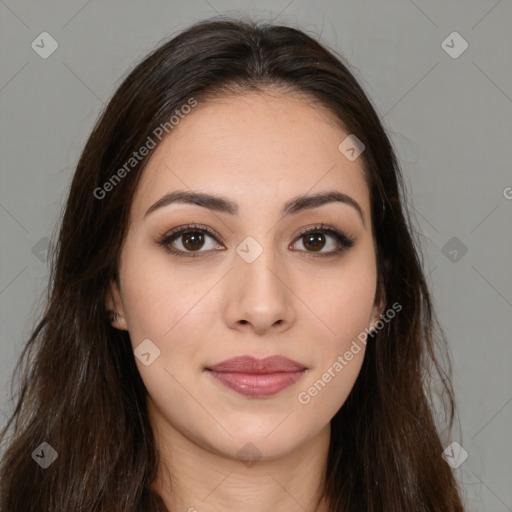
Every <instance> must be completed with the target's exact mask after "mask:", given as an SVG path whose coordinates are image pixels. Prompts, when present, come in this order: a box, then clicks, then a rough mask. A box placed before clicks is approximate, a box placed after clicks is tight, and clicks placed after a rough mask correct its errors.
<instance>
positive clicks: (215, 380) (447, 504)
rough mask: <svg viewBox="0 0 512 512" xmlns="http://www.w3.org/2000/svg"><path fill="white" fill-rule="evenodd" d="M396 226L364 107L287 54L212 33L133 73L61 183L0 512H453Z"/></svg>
mask: <svg viewBox="0 0 512 512" xmlns="http://www.w3.org/2000/svg"><path fill="white" fill-rule="evenodd" d="M404 204H405V191H404V190H403V184H402V181H401V175H400V170H399V168H398V165H397V161H396V157H395V155H394V153H393V150H392V147H391V145H390V142H389V139H388V137H387V135H386V133H385V131H384V129H383V127H382V124H381V122H380V120H379V118H378V116H377V114H376V112H375V110H374V109H373V107H372V105H371V103H370V102H369V100H368V99H367V97H366V96H365V94H364V92H363V90H362V88H361V87H360V86H359V84H358V83H357V81H356V80H355V78H354V77H353V75H352V74H351V73H350V71H349V70H348V68H347V66H346V65H345V64H344V63H343V62H342V59H340V58H339V57H336V56H335V55H334V54H333V53H332V52H330V51H329V50H327V49H326V48H325V47H324V46H322V45H321V44H320V43H318V42H316V41H315V40H314V39H312V38H311V37H309V36H308V35H306V34H305V33H303V32H301V31H299V30H296V29H293V28H289V27H284V26H273V25H259V24H256V23H253V22H251V21H237V20H232V19H225V18H221V19H213V20H206V21H203V22H200V23H197V24H196V25H194V26H192V27H190V28H189V29H188V30H186V31H184V32H183V33H181V34H180V35H178V36H177V37H175V38H174V39H172V40H171V41H169V42H167V43H166V44H164V45H163V46H161V47H160V48H158V49H157V50H156V51H154V52H153V53H152V54H151V55H150V56H148V57H147V58H146V59H145V60H144V61H143V62H142V63H140V64H139V65H138V66H137V67H136V68H135V69H134V70H133V71H132V72H131V73H130V75H129V76H128V77H127V78H126V79H125V80H124V82H123V83H122V84H121V86H120V87H119V89H118V91H117V92H116V93H115V95H114V97H113V98H112V100H111V101H110V103H109V104H108V106H107V108H106V109H105V111H104V113H103V114H102V116H101V119H100V120H99V121H98V123H97V125H96V127H95V128H94V130H93V132H92V134H91V136H90V138H89V140H88V142H87V144H86V146H85V148H84V151H83V153H82V156H81V158H80V161H79V163H78V166H77V169H76V172H75V175H74V179H73V182H72V185H71V190H70V194H69V198H68V201H67V206H66V209H65V213H64V216H63V219H62V226H61V231H60V236H59V239H58V243H57V244H56V250H55V253H54V256H53V258H52V274H51V287H50V291H49V296H48V304H47V308H46V311H45V313H44V316H43V318H42V320H41V321H40V323H39V324H38V326H37V328H36V329H35V331H34V332H33V334H32V336H31V338H30V339H29V341H28V343H27V346H26V348H25V350H24V352H23V355H22V358H21V359H20V362H19V365H20V367H19V368H20V369H21V370H23V380H22V385H21V388H20V391H19V397H18V401H17V406H16V408H15V410H14V412H13V415H12V417H11V418H10V421H9V423H8V425H7V426H6V428H5V430H4V432H3V434H2V438H3V439H4V443H5V444H6V446H5V454H4V457H3V461H2V466H1V483H0V486H1V501H0V508H1V509H2V510H3V511H4V512H18V511H23V512H27V511H35V510H44V511H45V512H53V511H62V510H75V511H82V510H83V511H86V510H87V511H93V510H95V511H96V510H97V511H105V512H106V511H108V512H112V511H115V510H119V511H121V510H122V511H141V510H147V511H156V510H160V511H164V510H168V511H169V512H174V511H178V510H189V511H194V510H197V511H199V512H202V511H209V510H225V511H229V510H253V511H260V510H277V509H280V510H286V511H291V510H307V511H318V512H325V511H346V512H348V511H372V512H376V511H391V510H392V511H393V512H410V511H412V510H414V511H425V512H426V511H429V512H430V511H439V512H441V511H443V512H449V511H462V510H463V506H462V504H461V499H460V497H459V490H458V487H457V483H456V480H455V479H454V477H453V475H452V469H451V468H450V467H449V466H448V464H447V463H446V462H445V461H444V460H443V458H442V456H441V454H442V452H443V449H444V447H445V446H444V444H445V443H446V441H443V442H442V441H441V439H440V435H439V433H438V431H437V427H436V423H435V418H434V415H433V412H432V408H433V406H432V394H431V392H430V390H431V385H432V386H433V384H432V383H433V379H434V377H435V376H436V375H438V376H440V377H441V379H440V383H441V388H440V389H439V391H440V392H441V393H443V395H442V396H443V398H444V400H445V402H444V405H445V410H446V411H447V413H448V419H449V425H448V432H449V431H450V429H451V427H452V421H453V417H454V400H453V389H452V386H451V383H450V377H449V376H450V369H449V359H448V360H447V361H448V371H447V372H446V373H445V371H444V370H443V369H442V367H441V365H440V359H439V350H442V351H443V354H444V355H445V356H446V347H445V343H446V342H445V338H444V335H443V333H442V330H441V329H440V328H439V325H438V323H437V320H436V317H435V314H434V311H433V308H432V304H431V299H430V295H429V290H428V287H427V284H426V281H425V277H424V274H423V270H422V267H421V261H420V258H419V254H420V253H419V249H418V248H417V247H416V244H415V243H414V240H413V236H412V234H411V233H412V231H413V230H412V228H411V224H410V220H409V217H408V214H407V211H406V209H405V208H404ZM11 427H12V432H11V433H10V436H9V438H7V432H8V429H9V428H11ZM443 439H446V440H448V439H449V436H446V430H445V432H444V438H443ZM7 441H8V442H7Z"/></svg>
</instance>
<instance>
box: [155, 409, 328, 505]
mask: <svg viewBox="0 0 512 512" xmlns="http://www.w3.org/2000/svg"><path fill="white" fill-rule="evenodd" d="M153 412H154V411H153ZM157 414H158V413H157ZM154 419H155V418H152V420H154ZM152 425H153V431H154V434H155V438H156V443H157V447H158V450H159V453H160V463H159V469H158V474H157V478H156V479H155V481H154V482H153V483H152V488H153V489H154V490H155V491H156V492H158V494H159V495H160V496H161V498H162V500H163V502H164V504H165V505H166V507H167V509H168V510H169V512H178V511H187V512H214V511H215V512H217V511H218V510H222V511H223V512H230V511H239V510H244V511H246V512H263V511H265V512H266V511H268V510H283V511H291V510H297V511H303V512H328V510H329V509H328V503H327V500H326V499H325V498H324V497H323V496H322V495H323V486H324V483H325V469H326V465H327V454H328V449H329V440H330V426H329V425H327V427H326V428H325V429H324V430H322V431H321V432H320V433H319V434H317V435H316V436H315V437H314V438H312V439H310V440H308V441H306V442H305V443H304V444H303V445H301V446H300V447H297V448H296V449H295V450H293V451H292V452H290V453H288V454H286V455H284V456H281V457H279V458H275V459H271V460H270V459H267V460H262V459H260V460H256V459H255V460H252V461H249V460H247V461H240V460H235V459H233V458H229V457H226V456H223V455H222V454H220V453H216V452H214V451H211V450H208V449H206V448H204V447H202V446H199V445H198V444H197V443H196V442H194V441H192V440H191V439H188V438H187V437H186V436H185V435H183V434H182V433H181V432H179V431H177V430H176V429H175V428H174V427H172V426H171V425H170V424H169V423H168V422H165V423H164V422H163V421H156V422H155V421H152Z"/></svg>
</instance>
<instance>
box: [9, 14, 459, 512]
mask: <svg viewBox="0 0 512 512" xmlns="http://www.w3.org/2000/svg"><path fill="white" fill-rule="evenodd" d="M268 87H274V88H278V89H282V90H288V91H290V92H295V93H297V92H298V93H300V94H303V95H304V97H306V98H310V99H312V100H313V101H314V102H315V103H316V104H317V105H318V106H319V107H320V108H324V109H327V111H328V112H330V113H331V114H332V116H333V118H334V119H335V120H337V122H339V125H340V126H343V127H344V128H345V129H346V130H348V132H349V133H351V134H354V135H356V137H357V138H358V139H360V140H361V141H362V142H363V143H364V145H365V151H364V152H363V153H362V154H361V159H362V164H363V167H364V173H365V179H366V181H367V184H368V187H369V190H370V201H371V212H372V223H373V226H374V232H375V244H376V253H377V264H378V273H379V282H378V294H379V296H380V297H385V301H386V304H388V305H391V304H393V303H395V302H397V303H399V304H400V305H401V306H402V310H401V311H400V313H398V314H397V315H396V316H395V318H393V320H392V321H390V322H387V323H386V324H385V325H384V326H383V328H382V329H380V330H379V331H378V332H377V333H374V334H372V335H371V336H370V337H369V340H368V344H367V350H366V354H365V357H364V362H363V366H362V368H361V371H360V374H359V376H358V378H357V381H356V383H355V385H354V387H353V389H352V391H351V394H350V396H349V397H348V399H347V400H346V402H345V403H344V405H343V406H342V407H341V408H340V410H339V411H338V413H337V414H336V415H335V417H334V418H333V419H332V421H331V444H330V449H329V457H328V465H327V468H326V469H327V472H326V475H327V478H326V486H325V492H326V494H327V496H328V497H329V502H330V503H331V508H330V510H331V511H333V512H334V511H348V510H354V511H361V512H362V511H368V512H377V511H379V512H389V511H393V512H411V511H413V510H414V511H415V512H423V511H424V512H427V511H428V512H434V511H435V512H456V511H457V512H459V511H462V510H463V506H462V503H461V499H460V495H459V492H460V490H459V488H458V484H457V482H456V480H455V478H454V476H453V474H452V469H451V468H450V467H449V466H448V464H447V463H446V462H445V460H443V458H442V456H441V454H442V451H443V448H444V446H443V442H442V440H441V436H442V435H443V434H444V436H445V439H448V438H449V436H448V435H447V433H449V432H450V430H451V429H452V424H453V418H454V411H455V405H454V393H453V388H452V384H451V364H450V358H449V352H448V349H447V345H446V339H445V336H444V334H443V331H442V329H441V327H440V325H439V323H438V321H437V319H436V315H435V312H434V310H433V306H432V302H431V298H430V295H429V290H428V286H427V282H426V278H425V275H424V273H423V270H422V261H421V253H420V249H419V242H420V240H419V239H418V238H417V237H416V234H415V229H414V227H413V224H412V221H411V214H410V213H409V212H408V211H407V209H406V208H405V203H406V187H405V186H404V183H403V178H402V176H401V171H400V169H399V166H398V163H397V159H396V156H395V154H394V151H393V148H392V145H391V144H390V141H389V139H388V136H387V135H386V133H385V130H384V128H383V126H382V124H381V121H380V120H379V117H378V115H377V113H376V111H375V109H374V108H373V106H372V105H371V103H370V101H369V100H368V98H367V96H366V95H365V93H364V92H363V89H362V87H361V86H360V85H359V84H358V82H357V81H356V78H355V77H354V75H353V74H352V73H351V72H350V71H349V66H348V64H347V63H345V62H344V60H343V58H342V57H341V56H339V55H337V54H335V52H334V51H332V50H329V49H327V48H326V47H325V46H324V45H322V44H321V43H319V42H318V41H317V40H316V39H315V38H313V37H311V36H309V35H307V34H306V33H304V32H303V31H300V30H297V29H295V28H291V27H287V26H276V25H273V24H266V23H262V22H255V21H252V20H250V19H245V20H244V19H230V18H225V17H220V18H216V19H215V18H214V19H209V20H204V21H201V22H199V23H196V24H195V25H193V26H191V27H190V28H188V29H187V30H185V31H184V32H182V33H181V34H179V35H178V36H176V37H174V38H173V39H172V40H170V41H168V42H166V43H165V44H163V45H162V46H160V47H158V48H157V49H156V50H155V51H153V52H152V53H151V54H150V55H149V56H148V57H146V58H145V59H144V60H143V61H142V62H141V63H140V64H138V65H137V66H136V67H135V68H134V69H133V70H132V71H131V72H130V73H129V75H128V76H127V77H126V79H125V80H124V81H123V82H122V84H121V85H120V87H119V88H118V90H117V91H116V93H115V94H114V96H113V98H112V99H111V101H110V102H109V103H108V105H107V107H106V108H105V110H104V112H103V113H102V115H101V117H100V119H99V120H98V122H97V124H96V126H95V128H94V130H93V132H92V134H91V135H90V137H89V139H88V141H87V143H86V145H85V148H84V150H83V152H82V155H81V157H80V160H79V162H78V165H77V168H76V172H75V173H74V178H73V181H72V184H71V188H70V192H69V197H68V200H67V203H66V207H65V211H64V214H63V218H62V223H61V229H60V233H59V237H58V240H57V241H56V243H55V244H54V250H53V251H52V253H51V274H50V285H49V287H48V295H47V303H46V306H45V310H44V313H43V315H42V319H41V320H40V321H39V323H38V324H37V326H36V327H35V329H34V331H33V333H32V335H31V336H30V339H29V340H28V342H27V344H26V346H25V348H24V350H23V352H22V355H21V357H20V359H19V361H18V365H17V367H16V371H15V373H14V376H13V386H14V383H15V380H16V377H19V378H20V382H19V387H18V389H17V391H16V393H17V397H16V401H15V407H14V410H13V413H12V415H11V416H10V418H9V421H8V423H7V425H6V426H5V428H4V429H3V431H2V433H1V437H0V439H1V440H2V442H3V444H4V450H5V453H4V455H3V459H2V462H1V467H0V495H1V497H0V509H1V510H3V512H31V511H36V510H37V511H41V510H44V511H45V512H57V511H58V512H62V511H63V510H73V511H87V512H91V511H101V512H107V511H108V512H113V511H125V512H135V511H141V510H147V511H156V510H165V507H164V505H163V503H162V501H161V499H160V498H159V496H158V495H157V494H156V493H154V492H152V491H151V490H150V484H151V482H152V481H153V480H154V478H155V475H156V470H157V465H158V453H157V450H156V447H155V439H154V437H153V433H152V430H151V426H150V423H149V421H148V415H147V412H146V402H145V400H146V390H145V387H144V384H143V382H142V380H141V377H140V375H139V373H138V371H137V367H136V365H135V362H134V355H133V351H132V348H131V343H130V339H129V336H128V334H127V333H126V332H125V331H120V330H117V329H115V328H113V327H112V326H111V324H110V321H109V316H108V313H107V312H106V310H105V302H104V297H105V292H106V290H107V286H108V284H109V282H110V281H111V280H112V279H117V262H118V257H119V253H120V248H121V245H122V242H123V239H124V236H125V234H126V232H127V227H128V214H129V209H130V205H131V202H132V197H133V194H134V191H135V189H136V187H137V183H138V180H139V178H140V176H141V173H142V171H143V170H144V167H145V164H146V162H147V160H148V158H149V156H150V155H151V150H150V151H149V154H148V155H146V156H144V157H143V158H140V160H138V161H137V162H133V161H131V160H130V159H131V158H132V157H133V153H134V152H137V151H138V149H139V148H141V147H142V146H144V145H148V140H149V139H148V138H151V140H152V141H154V143H155V144H157V143H158V142H159V140H160V139H159V137H157V136H156V135H157V134H160V132H161V131H162V128H161V127H162V126H163V127H165V132H166V133H167V132H169V133H170V130H171V129H172V126H171V123H169V119H170V118H171V117H172V116H173V115H178V114H177V112H178V113H179V112H180V109H181V108H182V106H183V105H186V104H190V100H191V98H193V99H194V100H195V101H197V102H202V101H207V100H208V98H209V97H212V96H213V95H219V94H233V93H236V92H244V91H245V92H247V91H250V90H254V91H258V90H263V89H265V88H268ZM159 127H160V128H159ZM127 162H131V163H130V165H129V166H126V163H127ZM123 166H124V169H125V172H124V173H123V172H121V173H120V172H119V170H120V169H121V168H123ZM114 175H116V176H117V178H119V179H117V178H115V179H113V177H114ZM121 175H122V176H121ZM107 183H110V185H105V184H107ZM107 191H108V193H107ZM434 382H437V388H436V387H435V386H434V385H433V384H432V383H434ZM434 392H435V396H438V397H440V400H441V403H442V405H443V410H444V412H445V416H446V418H447V425H446V427H445V429H444V430H443V432H441V429H440V428H439V426H438V425H436V421H435V419H436V415H435V413H434V398H435V397H434V394H433V393H434ZM9 432H10V435H9V436H8V435H7V434H8V433H9ZM43 442H46V443H48V445H50V446H51V447H52V448H53V449H54V450H55V451H56V452H57V454H58V458H57V459H56V460H55V462H53V464H52V465H51V466H50V467H48V468H46V469H43V468H42V467H40V465H38V464H36V462H35V460H33V457H31V454H32V453H33V451H34V450H36V448H38V447H39V446H40V445H41V443H43ZM44 446H46V445H44ZM39 449H41V448H39Z"/></svg>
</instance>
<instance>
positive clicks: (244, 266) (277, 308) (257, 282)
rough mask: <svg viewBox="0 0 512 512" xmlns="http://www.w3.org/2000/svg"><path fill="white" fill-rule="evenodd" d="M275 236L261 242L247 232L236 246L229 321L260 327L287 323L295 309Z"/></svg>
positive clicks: (231, 281)
mask: <svg viewBox="0 0 512 512" xmlns="http://www.w3.org/2000/svg"><path fill="white" fill-rule="evenodd" d="M272 240H273V237H272V236H271V235H269V236H267V237H265V241H264V242H263V243H260V242H259V241H257V240H256V239H255V238H253V237H251V236H248V237H247V238H245V239H244V240H243V241H242V242H241V243H240V244H239V245H238V246H237V248H236V253H237V254H236V255H235V258H234V268H233V272H231V273H230V274H231V276H230V286H229V288H230V291H231V293H230V296H231V300H230V306H229V308H228V310H229V313H228V315H229V322H230V323H231V324H233V323H240V322H241V323H243V324H245V323H250V324H252V325H253V327H254V329H255V330H257V331H264V330H265V329H267V328H270V327H272V325H274V324H276V323H278V324H279V325H283V324H288V323H289V322H291V321H292V320H293V317H294V311H293V303H292V297H291V295H292V294H291V292H290V290H289V288H288V287H287V286H286V284H285V283H286V282H287V279H286V270H285V265H284V262H282V261H281V260H280V257H279V253H278V251H276V250H275V249H274V247H273V242H272Z"/></svg>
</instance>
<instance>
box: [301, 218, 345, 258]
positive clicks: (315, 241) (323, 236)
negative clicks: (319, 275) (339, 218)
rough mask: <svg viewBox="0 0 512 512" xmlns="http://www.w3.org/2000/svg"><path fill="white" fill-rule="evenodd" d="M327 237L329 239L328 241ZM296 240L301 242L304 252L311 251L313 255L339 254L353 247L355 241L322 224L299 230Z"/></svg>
mask: <svg viewBox="0 0 512 512" xmlns="http://www.w3.org/2000/svg"><path fill="white" fill-rule="evenodd" d="M329 238H330V239H331V240H330V243H329ZM298 240H301V244H302V246H303V247H304V248H305V249H304V250H305V252H307V253H313V254H311V256H313V257H316V256H332V255H335V254H340V253H341V252H344V251H345V250H347V249H349V248H350V247H353V246H354V242H355V240H354V239H353V238H351V237H349V236H348V235H346V234H345V233H343V232H341V231H339V230H338V229H336V228H334V227H332V226H326V225H324V224H321V225H320V226H314V227H312V228H307V229H305V230H303V231H301V232H300V234H299V237H298ZM292 245H295V244H292ZM325 247H327V250H326V251H323V249H324V248H325ZM329 247H330V250H329ZM300 250H303V249H300ZM315 253H317V254H315Z"/></svg>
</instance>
